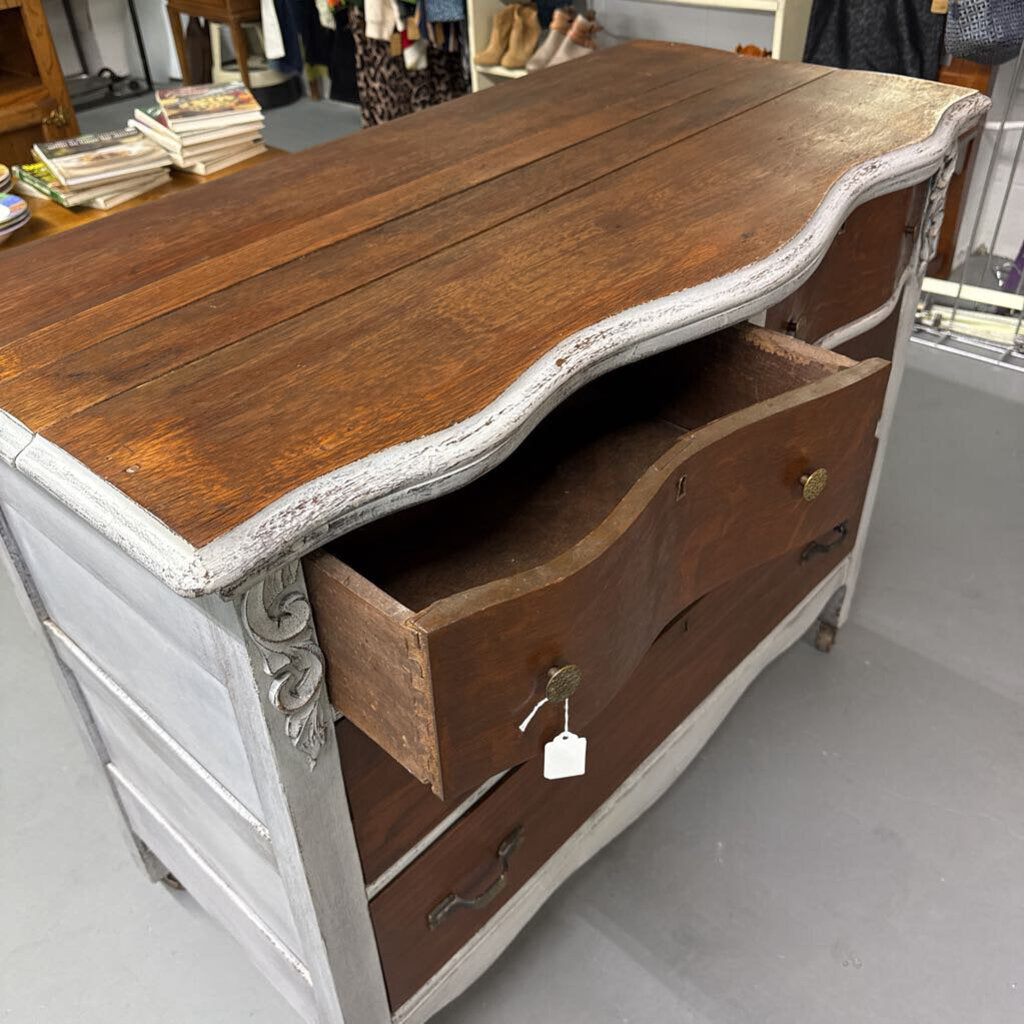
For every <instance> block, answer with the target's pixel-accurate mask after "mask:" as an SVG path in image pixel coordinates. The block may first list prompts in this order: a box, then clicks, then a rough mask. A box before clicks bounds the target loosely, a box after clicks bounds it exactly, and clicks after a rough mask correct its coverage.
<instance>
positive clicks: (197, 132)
mask: <svg viewBox="0 0 1024 1024" xmlns="http://www.w3.org/2000/svg"><path fill="white" fill-rule="evenodd" d="M156 101H157V105H156V106H155V107H147V108H146V109H141V108H137V109H136V111H135V116H134V118H132V120H130V121H129V122H128V124H129V126H130V127H132V128H137V129H138V130H139V131H141V132H144V133H145V134H146V135H147V136H148V137H149V138H150V139H151V140H152V141H153V142H155V143H157V144H158V145H160V146H162V147H163V148H164V150H165V151H166V152H167V154H168V155H169V156H170V158H171V160H172V161H173V163H174V166H175V167H180V168H181V169H182V170H183V171H188V172H190V173H192V174H213V173H215V172H216V171H222V170H224V168H225V167H231V166H232V165H233V164H237V163H241V162H242V161H243V160H249V159H251V158H252V157H254V156H257V155H258V154H260V153H263V152H265V151H266V147H265V146H264V145H263V135H262V132H263V111H262V110H261V109H260V105H259V104H258V103H257V102H256V99H255V97H254V96H253V94H252V93H251V92H249V90H248V89H247V88H246V87H245V86H244V85H241V84H239V83H233V84H228V85H186V86H182V87H181V88H179V89H158V90H157V92H156Z"/></svg>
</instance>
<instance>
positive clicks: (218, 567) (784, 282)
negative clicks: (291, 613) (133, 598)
mask: <svg viewBox="0 0 1024 1024" xmlns="http://www.w3.org/2000/svg"><path fill="white" fill-rule="evenodd" d="M828 80H829V79H827V78H826V79H819V81H828ZM920 85H922V83H917V86H920ZM934 88H941V87H938V86H936V87H934ZM942 95H944V96H949V97H950V99H949V103H948V106H946V108H945V111H944V113H943V114H942V115H941V117H939V119H938V122H937V124H936V125H935V127H934V130H933V131H932V132H931V133H930V134H928V135H927V136H926V137H925V138H923V139H920V140H918V141H915V142H913V143H911V144H909V145H906V146H903V147H901V148H898V149H896V150H894V151H892V152H888V153H882V154H881V155H875V156H872V157H871V158H870V159H868V160H866V161H864V162H863V163H860V164H858V165H857V166H853V167H849V168H847V169H845V170H843V171H842V172H841V173H840V174H839V175H838V177H837V179H836V180H835V181H834V182H833V184H832V185H831V186H830V187H829V188H828V189H827V191H826V192H825V193H824V195H823V196H822V198H821V201H820V202H819V203H818V205H817V207H816V208H815V209H814V210H813V213H812V214H811V215H810V216H809V217H808V219H807V221H806V222H805V223H804V224H803V225H802V226H801V227H800V228H799V229H798V230H796V232H795V233H794V234H793V235H792V236H791V237H789V238H788V239H786V240H783V241H782V244H780V245H779V247H778V248H776V249H775V250H774V251H772V252H771V254H770V255H768V256H766V257H764V258H762V259H759V260H755V261H754V262H752V263H750V264H748V265H746V266H737V267H735V269H731V270H729V271H728V272H724V273H721V274H719V275H718V276H715V277H713V278H711V279H708V280H703V281H700V282H699V283H697V284H694V285H693V286H691V287H686V288H683V289H682V290H680V291H677V292H674V293H672V294H669V295H665V296H662V297H658V298H655V299H652V300H649V301H643V302H640V303H638V304H636V305H633V306H632V307H630V308H627V309H625V310H623V311H621V312H615V313H612V314H611V315H606V316H603V317H602V318H601V319H599V320H597V321H596V322H595V323H593V324H591V325H589V326H586V327H584V328H582V329H580V330H577V331H575V332H573V333H571V334H570V335H569V336H567V337H565V338H564V339H563V340H561V341H557V342H556V343H554V344H553V345H552V346H551V347H550V348H549V349H547V351H544V352H543V353H542V354H540V355H538V356H537V358H535V359H533V361H532V362H531V363H530V364H529V365H528V366H527V367H526V368H525V369H524V370H523V371H522V372H521V373H519V374H518V376H516V377H515V379H514V380H510V381H508V383H507V385H506V386H505V387H504V389H503V390H502V391H501V392H500V394H499V395H498V396H497V397H495V398H493V399H492V400H490V401H489V402H487V404H485V405H483V406H482V407H481V408H479V409H478V410H476V411H474V412H472V413H471V414H470V415H468V416H464V417H463V418H461V419H460V420H459V421H458V422H456V423H454V424H452V425H450V426H446V427H444V428H443V429H439V430H434V431H433V432H429V433H427V434H425V435H423V436H417V437H414V438H409V439H406V440H400V441H398V442H397V443H394V444H389V445H386V446H384V447H382V448H381V449H379V450H375V451H371V452H368V453H366V454H363V455H359V456H358V457H356V458H354V459H353V460H352V461H350V462H348V463H346V464H344V465H340V466H335V467H333V468H329V469H328V470H327V471H326V472H323V473H319V472H315V471H313V470H312V469H310V472H311V473H312V474H313V475H312V478H309V479H306V480H304V481H303V482H301V483H298V484H297V486H294V487H290V489H288V490H287V492H286V493H282V494H280V496H279V497H277V498H276V500H273V501H271V503H270V504H268V505H266V506H265V507H263V508H261V509H259V511H256V512H254V513H253V514H251V515H248V516H246V517H245V518H243V519H241V520H238V521H234V522H233V525H230V526H229V527H228V528H226V529H222V530H219V531H218V532H217V533H216V536H214V537H213V538H212V539H207V540H206V542H205V543H201V544H194V543H192V542H190V541H189V540H188V539H186V537H185V536H184V533H187V532H188V531H185V530H183V531H182V532H175V530H172V529H171V528H169V527H168V526H167V525H166V523H165V522H163V521H161V519H160V518H158V517H157V516H156V515H154V514H153V512H152V510H147V508H144V507H142V506H141V505H139V504H137V503H136V502H135V501H134V500H132V498H131V497H129V494H131V493H132V490H133V487H135V484H134V483H133V482H132V478H131V477H129V476H124V475H122V476H121V477H119V478H118V480H117V481H116V483H117V484H118V485H119V486H115V485H114V483H112V482H110V481H108V480H107V479H105V478H104V477H103V476H102V475H100V474H99V473H97V472H96V471H95V470H94V469H92V468H90V467H89V466H87V465H85V464H83V463H82V462H79V461H78V460H77V459H75V458H74V457H72V456H71V455H69V454H68V453H67V452H66V451H64V450H62V449H61V448H59V447H57V446H56V445H54V444H52V443H51V442H50V441H48V440H46V439H45V437H44V436H41V435H29V436H30V437H31V439H30V440H27V437H26V435H27V433H28V429H27V428H26V427H25V426H24V425H23V424H21V423H18V422H17V421H16V420H14V419H13V418H10V417H8V418H6V419H4V420H3V421H2V422H0V453H2V454H3V455H4V457H5V458H7V459H8V460H12V459H13V462H14V464H15V465H16V467H17V468H18V469H19V470H20V471H21V472H23V473H25V474H26V475H28V476H30V477H32V478H33V479H35V480H37V481H38V482H39V483H41V484H42V486H44V487H45V488H46V489H48V490H49V491H50V492H51V493H53V494H54V495H55V496H57V497H58V498H59V500H61V501H62V502H64V503H66V504H67V505H68V506H69V507H70V508H72V509H74V510H75V511H76V512H77V513H78V514H79V515H80V516H81V517H82V518H84V519H85V520H86V521H87V522H89V523H91V524H92V525H93V526H94V527H95V528H96V529H97V530H99V531H100V532H102V533H104V534H105V535H106V536H108V537H109V538H111V539H112V540H113V541H114V542H115V543H117V544H119V545H120V546H122V547H123V548H124V549H125V550H126V551H128V552H129V553H130V554H131V555H132V557H134V558H135V559H136V560H138V561H139V562H141V563H142V564H143V565H145V566H146V567H147V568H149V569H150V570H151V571H152V572H153V573H155V574H156V575H157V576H159V577H160V578H161V579H162V580H163V581H164V582H165V583H166V584H167V585H168V586H170V587H172V588H173V589H175V590H177V591H178V592H179V593H182V594H186V595H198V594H206V593H211V592H214V591H218V590H225V589H231V588H236V587H238V586H239V585H240V584H244V582H245V581H246V580H247V579H249V578H255V577H256V576H258V575H259V574H261V573H263V572H265V571H266V570H267V569H269V568H272V567H273V566H275V565H279V564H282V563H283V562H286V561H288V560H292V559H294V558H295V557H297V556H299V555H301V554H303V553H305V552H308V551H310V550H312V549H314V548H315V547H318V546H320V545H322V544H323V543H325V541H326V540H327V539H329V538H330V537H332V536H337V535H339V534H341V533H344V532H346V531H348V530H351V529H353V528H354V527H356V526H358V525H360V524H362V523H364V522H366V521H369V520H371V519H374V518H377V517H380V516H382V515H385V514H387V513H388V512H390V511H393V510H396V509H398V508H401V507H404V506H407V505H409V504H412V503H415V502H419V501H423V500H425V499H428V498H430V497H434V496H437V495H440V494H443V493H446V492H447V491H450V490H452V489H454V488H455V487H457V486H459V485H460V484H463V483H466V482H468V481H470V480H472V479H474V478H475V477H477V476H479V475H481V474H482V473H484V472H486V471H487V470H488V469H489V468H491V467H493V466H494V465H496V464H497V463H498V462H500V461H501V460H502V459H504V458H505V457H506V456H507V454H508V453H509V452H510V451H512V450H513V449H514V448H515V447H516V445H517V444H518V443H519V442H520V441H521V440H522V438H523V437H524V436H525V435H526V433H528V432H529V430H530V429H531V428H532V427H533V426H534V425H535V424H536V422H537V421H538V420H539V419H540V418H541V417H542V416H543V415H545V414H546V413H547V412H548V411H549V410H550V409H551V408H553V407H554V406H555V405H557V404H558V403H559V402H560V401H562V400H563V399H564V398H566V397H567V396H568V395H569V394H571V393H572V392H573V391H574V390H576V389H577V388H578V387H580V386H581V385H582V384H583V383H585V382H586V381H587V380H589V379H592V378H593V377H595V376H597V375H599V374H602V373H604V372H606V371H608V370H610V369H612V368H614V367H615V366H618V365H622V364H624V363H627V362H631V361H633V360H636V359H640V358H643V357H644V356H646V355H649V354H652V353H654V352H657V351H660V350H662V349H664V348H668V347H670V346H673V345H678V344H681V343H683V342H686V341H690V340H693V339H695V338H699V337H701V336H703V335H705V334H708V333H710V332H711V331H714V330H716V329H718V328H719V327H722V326H725V325H727V324H729V323H734V322H738V321H740V320H743V319H745V318H747V317H749V316H751V315H753V314H756V313H758V312H760V311H761V310H763V309H764V308H765V307H767V306H770V305H772V304H774V303H775V302H777V301H779V300H780V299H781V298H783V297H785V296H786V295H788V294H789V293H790V292H792V291H793V290H795V289H796V288H797V287H799V286H800V285H801V284H802V283H803V282H804V281H805V280H806V279H807V278H808V277H809V276H810V274H811V273H812V272H813V271H814V269H815V268H816V266H817V265H818V263H819V262H820V260H821V258H822V257H823V255H824V253H825V252H826V251H827V249H828V247H829V245H830V243H831V240H832V238H833V237H834V236H835V233H836V231H837V230H838V229H839V227H840V225H841V224H842V223H843V221H844V220H845V219H846V217H847V216H848V215H849V213H850V212H851V210H852V209H853V208H854V207H855V206H857V205H858V204H860V203H862V202H865V201H867V200H868V199H871V198H873V197H875V196H878V195H881V194H884V193H887V192H891V191H895V190H897V189H900V188H905V187H907V186H909V185H913V184H917V183H919V182H921V181H924V180H927V179H928V178H929V177H931V176H932V175H933V174H934V173H935V172H936V171H937V170H939V169H940V168H941V167H943V166H944V165H946V164H948V154H949V152H950V150H951V148H952V147H953V146H955V144H956V142H957V140H958V139H959V138H960V137H961V136H962V135H963V134H964V133H965V132H966V131H968V130H970V129H971V127H973V126H974V125H975V124H976V123H977V122H978V121H979V120H980V118H981V117H982V116H983V115H984V112H985V109H986V108H987V105H988V101H987V99H985V98H984V97H982V96H979V95H978V94H965V93H962V92H961V93H957V92H951V93H943V94H942ZM943 189H944V181H943V179H941V178H940V179H939V180H937V182H936V187H935V189H934V190H933V202H932V204H931V210H932V215H930V225H931V224H933V223H934V221H935V218H936V217H938V216H939V215H940V210H941V202H940V201H939V199H938V197H939V196H940V195H941V194H942V192H943ZM930 231H931V227H929V232H930ZM928 237H930V234H929V235H928ZM736 262H741V260H737V261H736ZM154 383H156V382H154ZM138 390H140V394H141V392H142V391H143V390H144V388H143V389H138ZM47 433H49V431H47ZM26 440H27V443H26Z"/></svg>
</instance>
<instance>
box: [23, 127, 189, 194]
mask: <svg viewBox="0 0 1024 1024" xmlns="http://www.w3.org/2000/svg"><path fill="white" fill-rule="evenodd" d="M32 152H33V154H34V155H35V157H36V159H37V160H38V161H39V163H36V164H25V165H23V166H21V167H16V168H15V176H16V177H17V179H18V181H19V183H20V185H21V186H22V191H23V192H24V191H28V192H29V193H30V194H35V195H39V196H43V197H44V198H46V199H52V200H54V201H55V202H58V203H60V204H61V205H62V206H93V207H96V208H97V209H100V210H107V209H109V208H110V207H112V206H117V204H118V203H123V202H125V201H126V200H128V199H132V198H134V197H135V196H139V195H142V193H143V192H148V191H149V190H150V189H154V188H157V187H158V186H159V185H162V184H163V183H164V182H165V181H167V180H168V178H169V177H170V174H169V172H168V170H167V168H168V166H169V165H170V163H171V159H170V157H168V155H167V153H166V152H164V150H163V149H161V148H160V147H159V146H156V145H154V144H153V143H152V142H150V140H149V139H147V138H146V136H145V135H143V134H142V132H140V131H137V130H136V129H134V128H119V129H117V130H116V131H112V132H97V133H96V134H94V135H79V136H78V137H77V138H75V139H59V140H57V141H55V142H40V143H37V144H36V145H35V146H33V147H32Z"/></svg>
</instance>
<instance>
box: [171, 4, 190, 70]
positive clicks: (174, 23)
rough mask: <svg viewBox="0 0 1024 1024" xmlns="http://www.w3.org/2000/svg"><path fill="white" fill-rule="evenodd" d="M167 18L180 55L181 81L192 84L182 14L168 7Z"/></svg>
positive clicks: (176, 49)
mask: <svg viewBox="0 0 1024 1024" xmlns="http://www.w3.org/2000/svg"><path fill="white" fill-rule="evenodd" d="M167 18H168V20H169V21H170V23H171V36H172V37H173V38H174V49H175V51H176V52H177V54H178V65H179V66H180V68H181V80H182V82H183V83H184V84H185V85H191V84H192V74H191V72H190V71H189V66H188V54H187V53H186V52H185V31H184V29H183V28H182V27H181V12H180V11H179V10H177V8H175V7H172V6H171V5H170V4H168V5H167Z"/></svg>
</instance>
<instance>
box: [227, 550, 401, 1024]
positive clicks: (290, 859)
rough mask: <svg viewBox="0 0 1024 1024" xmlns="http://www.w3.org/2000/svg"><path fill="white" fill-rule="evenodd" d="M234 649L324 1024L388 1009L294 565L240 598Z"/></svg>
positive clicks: (268, 815)
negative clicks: (236, 642)
mask: <svg viewBox="0 0 1024 1024" xmlns="http://www.w3.org/2000/svg"><path fill="white" fill-rule="evenodd" d="M235 607H236V610H237V613H238V623H237V633H238V637H239V639H240V640H241V641H242V643H241V644H239V647H238V650H236V651H229V650H225V651H224V659H223V665H222V670H223V671H225V678H226V679H227V682H228V692H229V694H230V696H231V701H232V703H233V705H234V708H235V714H236V716H237V718H238V724H239V728H240V730H241V733H242V738H243V742H244V743H245V746H246V750H247V753H248V755H249V762H250V764H251V766H252V771H253V775H254V777H255V780H256V786H257V789H258V791H259V795H260V800H261V803H262V805H263V809H264V815H265V821H266V824H267V827H268V828H269V830H270V835H271V842H272V845H273V848H274V852H275V855H276V857H277V863H278V869H279V871H280V873H281V877H282V879H283V881H284V885H285V890H286V892H287V894H288V899H289V903H290V905H291V910H292V914H293V917H294V919H295V924H296V927H297V929H298V932H299V938H300V942H301V943H302V951H301V953H302V959H303V962H304V963H305V965H306V967H307V968H308V969H309V972H310V975H311V977H312V980H313V987H314V993H315V999H316V1004H317V1009H318V1012H319V1014H320V1021H321V1024H343V1022H344V1024H385V1022H390V1020H391V1013H390V1009H389V1007H388V1001H387V995H386V992H385V989H384V979H383V975H382V973H381V968H380V961H379V959H378V956H377V946H376V941H375V939H374V935H373V927H372V925H371V923H370V914H369V908H368V905H367V898H366V890H365V886H364V883H363V874H362V868H361V866H360V863H359V854H358V851H357V849H356V843H355V836H354V834H353V831H352V821H351V818H350V817H349V811H348V801H347V799H346V796H345V784H344V781H343V779H342V774H341V761H340V758H339V756H338V747H337V740H336V738H335V732H334V715H333V711H332V709H331V706H330V704H329V702H328V700H327V692H326V687H325V685H324V659H323V654H322V653H321V651H320V647H319V644H318V643H317V638H316V632H315V629H314V626H313V618H312V611H311V609H310V605H309V597H308V594H307V592H306V583H305V579H304V577H303V574H302V566H301V564H300V563H299V562H292V563H290V564H289V565H287V566H285V567H283V568H281V569H277V570H275V571H274V572H272V573H270V574H268V576H267V577H266V578H265V579H262V580H260V581H259V582H257V583H256V584H254V585H253V586H252V587H251V588H250V589H248V590H246V591H244V592H242V593H241V594H238V595H236V597H235Z"/></svg>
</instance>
